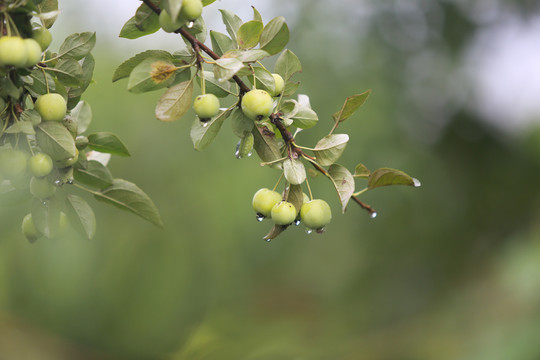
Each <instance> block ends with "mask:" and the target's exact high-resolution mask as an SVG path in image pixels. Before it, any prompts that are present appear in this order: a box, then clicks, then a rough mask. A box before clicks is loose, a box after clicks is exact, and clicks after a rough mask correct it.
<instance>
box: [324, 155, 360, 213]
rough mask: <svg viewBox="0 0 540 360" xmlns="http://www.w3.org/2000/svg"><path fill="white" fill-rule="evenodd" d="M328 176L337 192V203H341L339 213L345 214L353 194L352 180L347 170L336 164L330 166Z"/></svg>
mask: <svg viewBox="0 0 540 360" xmlns="http://www.w3.org/2000/svg"><path fill="white" fill-rule="evenodd" d="M328 174H329V175H330V179H331V180H332V183H333V184H334V187H335V188H336V190H337V192H338V196H339V201H340V202H341V211H342V212H343V213H345V209H347V204H348V203H349V200H350V199H351V196H352V194H353V193H354V178H353V176H352V175H351V173H350V172H349V170H347V169H346V168H345V167H343V166H341V165H338V164H333V165H332V166H330V168H329V169H328Z"/></svg>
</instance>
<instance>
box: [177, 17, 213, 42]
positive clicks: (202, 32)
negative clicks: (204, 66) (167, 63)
mask: <svg viewBox="0 0 540 360" xmlns="http://www.w3.org/2000/svg"><path fill="white" fill-rule="evenodd" d="M184 29H185V30H186V31H187V32H188V33H190V34H191V35H193V36H194V37H195V38H196V39H197V40H199V41H200V42H201V43H204V42H205V41H206V36H207V35H208V30H207V29H206V23H205V21H204V18H203V17H202V16H199V17H198V18H197V20H195V22H194V23H193V26H191V27H187V26H184ZM182 39H183V40H184V42H185V43H186V45H187V46H188V47H191V43H190V42H189V41H188V40H187V39H186V38H184V37H182Z"/></svg>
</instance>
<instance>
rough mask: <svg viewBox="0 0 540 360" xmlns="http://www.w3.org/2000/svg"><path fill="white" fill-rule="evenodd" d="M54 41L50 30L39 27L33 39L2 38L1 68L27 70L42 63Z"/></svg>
mask: <svg viewBox="0 0 540 360" xmlns="http://www.w3.org/2000/svg"><path fill="white" fill-rule="evenodd" d="M51 41H52V36H51V33H50V32H49V30H47V29H46V28H44V27H38V28H35V29H33V30H32V37H31V38H27V39H23V38H21V37H19V36H3V37H2V38H0V66H14V67H16V68H27V67H31V66H34V65H36V64H37V63H38V62H40V61H41V58H42V55H43V51H45V50H46V49H47V48H48V47H49V45H50V43H51Z"/></svg>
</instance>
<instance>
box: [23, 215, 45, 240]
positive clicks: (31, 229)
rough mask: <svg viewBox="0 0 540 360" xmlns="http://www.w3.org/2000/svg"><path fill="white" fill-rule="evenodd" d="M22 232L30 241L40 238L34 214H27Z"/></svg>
mask: <svg viewBox="0 0 540 360" xmlns="http://www.w3.org/2000/svg"><path fill="white" fill-rule="evenodd" d="M21 229H22V233H23V235H24V237H25V238H26V239H27V240H28V241H30V242H32V243H33V242H34V241H36V240H37V239H38V237H40V236H41V234H40V233H39V231H38V230H37V229H36V225H35V224H34V220H33V219H32V214H31V213H30V214H27V215H26V216H25V217H24V218H23V221H22V225H21Z"/></svg>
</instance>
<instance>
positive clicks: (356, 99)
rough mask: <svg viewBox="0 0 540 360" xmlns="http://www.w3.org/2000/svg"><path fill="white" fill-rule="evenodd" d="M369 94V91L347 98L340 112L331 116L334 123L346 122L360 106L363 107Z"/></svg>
mask: <svg viewBox="0 0 540 360" xmlns="http://www.w3.org/2000/svg"><path fill="white" fill-rule="evenodd" d="M369 94H371V90H367V91H364V92H363V93H361V94H358V95H353V96H349V97H348V98H347V99H346V100H345V103H344V104H343V106H342V107H341V110H339V111H338V112H336V113H335V114H334V115H333V118H334V121H335V122H341V121H345V120H347V119H348V118H349V117H350V116H351V115H352V114H354V112H355V111H356V110H358V108H359V107H360V106H362V105H364V103H365V102H366V100H367V98H368V96H369Z"/></svg>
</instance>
